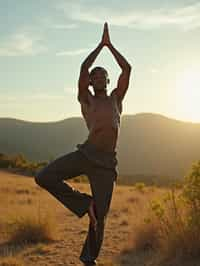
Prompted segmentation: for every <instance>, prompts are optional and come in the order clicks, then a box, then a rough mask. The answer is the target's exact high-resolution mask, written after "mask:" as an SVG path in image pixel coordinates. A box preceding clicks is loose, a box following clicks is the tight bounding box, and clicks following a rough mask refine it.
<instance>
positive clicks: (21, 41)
mask: <svg viewBox="0 0 200 266" xmlns="http://www.w3.org/2000/svg"><path fill="white" fill-rule="evenodd" d="M40 41H41V39H40V38H39V37H36V36H30V34H28V33H15V34H13V35H11V36H9V37H8V38H7V39H6V40H3V41H2V42H1V44H0V56H22V55H36V54H39V53H41V52H44V51H46V47H44V46H43V45H41V43H40Z"/></svg>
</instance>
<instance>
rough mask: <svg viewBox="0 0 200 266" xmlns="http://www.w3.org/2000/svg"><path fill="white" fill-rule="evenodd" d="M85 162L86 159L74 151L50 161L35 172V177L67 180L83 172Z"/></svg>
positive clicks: (53, 180) (49, 179)
mask: <svg viewBox="0 0 200 266" xmlns="http://www.w3.org/2000/svg"><path fill="white" fill-rule="evenodd" d="M86 164H87V159H86V158H85V157H84V156H83V155H82V154H81V153H80V152H79V151H74V152H71V153H68V154H65V155H62V156H60V157H58V158H57V159H55V160H54V161H52V162H50V163H49V164H48V165H47V166H46V167H44V168H43V169H41V170H40V171H39V172H38V173H37V178H40V179H42V178H44V179H48V181H49V182H51V181H52V182H55V181H60V180H67V179H69V178H73V177H76V176H79V175H81V174H84V172H85V169H86V167H87V166H86Z"/></svg>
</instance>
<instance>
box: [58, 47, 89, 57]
mask: <svg viewBox="0 0 200 266" xmlns="http://www.w3.org/2000/svg"><path fill="white" fill-rule="evenodd" d="M88 51H89V48H83V49H77V50H69V51H62V52H57V53H56V55H57V56H76V55H80V54H84V53H87V52H88Z"/></svg>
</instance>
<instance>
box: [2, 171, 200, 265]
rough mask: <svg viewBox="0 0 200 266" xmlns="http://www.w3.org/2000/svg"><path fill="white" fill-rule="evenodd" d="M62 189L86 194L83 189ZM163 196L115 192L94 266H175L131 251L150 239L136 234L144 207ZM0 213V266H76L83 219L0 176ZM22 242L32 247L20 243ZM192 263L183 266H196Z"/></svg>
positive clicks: (27, 185) (31, 186) (29, 182)
mask: <svg viewBox="0 0 200 266" xmlns="http://www.w3.org/2000/svg"><path fill="white" fill-rule="evenodd" d="M68 184H70V185H71V186H73V187H74V188H76V189H78V190H80V191H82V192H87V193H90V187H89V184H83V183H75V182H72V181H68ZM165 192H166V189H164V188H163V189H161V188H153V187H145V188H143V187H138V188H137V187H130V186H118V185H116V186H115V189H114V193H113V198H112V203H111V208H110V212H109V215H108V218H107V223H106V227H105V238H104V243H103V246H102V249H101V252H100V255H99V257H98V265H101V266H106V265H107V266H117V265H127V266H134V265H135V266H143V265H144V266H158V265H159V266H160V265H162V266H163V265H171V266H175V265H178V264H176V262H174V264H169V263H168V262H167V261H166V262H165V263H164V262H163V261H162V264H160V263H161V262H160V261H161V260H160V258H161V254H159V252H156V251H154V250H153V249H150V248H148V245H147V247H146V248H145V246H144V248H143V249H142V250H140V251H137V250H136V249H135V245H134V239H136V238H135V237H136V236H137V237H139V238H140V241H141V242H143V244H144V243H145V245H146V244H148V241H147V240H148V239H151V238H152V237H153V236H154V231H153V229H152V230H149V232H148V234H149V235H148V234H145V233H141V234H139V236H138V231H137V230H138V229H137V228H138V226H139V225H141V224H142V223H143V221H144V218H145V217H148V212H149V203H150V201H151V200H152V199H154V198H156V197H160V196H161V195H163V194H164V193H165ZM0 212H1V215H0V265H2V266H3V265H4V266H7V265H9V266H17V265H20V266H24V265H30V266H32V265H37V266H40V265H41V266H42V265H43V266H44V265H56V266H59V265H60V266H61V265H63V266H64V265H67V266H68V265H69V266H70V265H75V266H79V265H82V264H81V263H80V261H79V254H80V251H81V247H82V245H83V243H84V240H85V237H86V233H87V228H88V216H87V215H85V216H84V217H83V218H81V219H79V218H78V217H76V216H75V215H74V214H73V213H72V212H70V211H69V210H68V209H66V208H64V206H63V205H61V204H60V203H59V202H58V201H57V200H56V199H55V198H53V196H51V195H50V194H49V193H48V192H46V191H45V190H43V189H41V188H40V187H38V186H37V185H36V184H35V182H34V179H33V178H30V177H24V176H20V175H17V174H14V173H9V172H6V171H0ZM27 225H28V226H27ZM38 225H39V226H38ZM26 238H27V239H31V241H32V243H24V239H25V240H26ZM192 263H193V264H185V265H189V266H196V265H200V264H195V262H192Z"/></svg>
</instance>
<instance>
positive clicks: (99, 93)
mask: <svg viewBox="0 0 200 266" xmlns="http://www.w3.org/2000/svg"><path fill="white" fill-rule="evenodd" d="M94 96H95V97H97V98H107V97H108V95H107V91H102V92H96V93H95V94H94Z"/></svg>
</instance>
